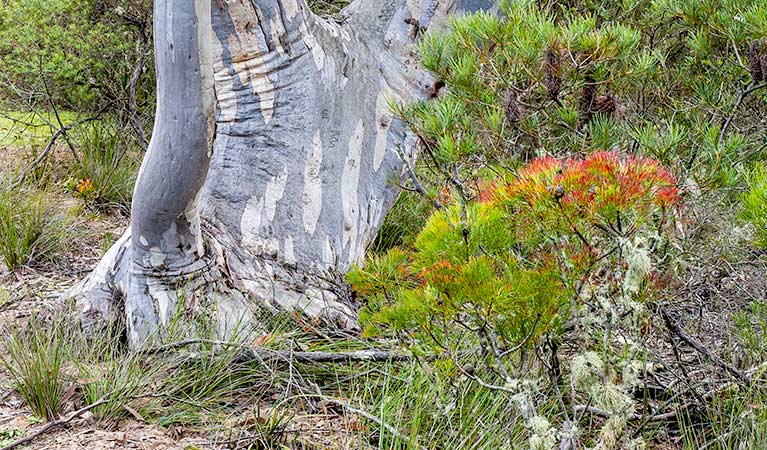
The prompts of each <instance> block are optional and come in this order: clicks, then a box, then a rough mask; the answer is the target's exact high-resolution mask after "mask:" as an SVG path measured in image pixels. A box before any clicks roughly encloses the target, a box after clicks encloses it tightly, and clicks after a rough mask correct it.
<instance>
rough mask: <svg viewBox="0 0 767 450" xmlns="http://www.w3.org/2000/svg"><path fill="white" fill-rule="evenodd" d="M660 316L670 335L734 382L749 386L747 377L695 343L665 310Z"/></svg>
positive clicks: (749, 379)
mask: <svg viewBox="0 0 767 450" xmlns="http://www.w3.org/2000/svg"><path fill="white" fill-rule="evenodd" d="M661 315H662V316H663V320H664V321H665V322H666V327H667V328H668V329H669V331H671V333H673V334H675V335H677V336H678V337H679V338H680V339H681V340H683V341H684V342H686V343H687V344H688V345H689V346H691V347H692V348H694V349H695V350H697V351H698V353H700V354H702V355H704V356H705V357H706V358H708V359H709V360H711V362H713V363H714V364H716V365H717V366H719V367H720V368H722V369H724V370H725V371H726V372H728V373H729V374H730V375H732V376H733V377H734V378H735V379H736V380H738V381H740V382H741V383H742V384H743V385H745V386H750V385H751V378H750V377H749V376H747V375H746V374H744V373H743V372H741V371H740V370H738V369H736V368H734V367H732V366H731V365H729V364H727V363H726V362H724V360H722V359H721V358H720V357H718V356H717V355H715V354H714V353H712V352H711V350H709V349H707V348H706V347H704V346H703V344H701V343H700V342H698V341H696V340H695V338H693V337H692V336H690V335H689V334H687V333H686V332H685V331H684V330H683V329H682V327H680V326H679V324H678V323H676V321H675V320H674V319H672V318H671V316H669V315H668V313H667V312H666V311H665V310H663V309H661Z"/></svg>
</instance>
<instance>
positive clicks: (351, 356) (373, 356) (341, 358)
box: [0, 339, 436, 450]
mask: <svg viewBox="0 0 767 450" xmlns="http://www.w3.org/2000/svg"><path fill="white" fill-rule="evenodd" d="M196 344H208V345H214V346H219V347H239V348H242V349H244V350H245V352H244V353H243V355H242V358H244V359H246V360H247V359H259V360H274V359H279V360H292V361H295V362H302V363H331V364H342V363H351V362H404V361H412V360H415V359H416V358H415V357H414V356H412V355H408V354H405V353H399V352H390V351H380V350H358V351H353V352H338V353H334V352H294V351H283V350H270V349H267V348H262V347H256V348H253V347H250V346H248V345H245V344H241V343H237V342H229V341H216V340H212V339H187V340H184V341H179V342H173V343H170V344H165V345H161V346H158V347H152V348H148V349H146V350H143V351H142V352H141V353H143V354H147V355H154V354H158V353H165V352H168V351H171V350H176V349H179V348H183V347H188V346H190V345H196ZM431 358H436V355H434V356H429V357H426V359H431ZM0 450H2V449H0Z"/></svg>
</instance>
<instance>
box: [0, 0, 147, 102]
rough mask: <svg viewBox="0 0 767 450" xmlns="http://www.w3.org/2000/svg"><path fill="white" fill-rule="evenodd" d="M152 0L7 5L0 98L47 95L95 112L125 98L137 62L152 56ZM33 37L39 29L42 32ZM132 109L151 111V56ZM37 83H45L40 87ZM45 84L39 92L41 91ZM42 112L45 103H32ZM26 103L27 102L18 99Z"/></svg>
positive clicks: (2, 12) (1, 16)
mask: <svg viewBox="0 0 767 450" xmlns="http://www.w3.org/2000/svg"><path fill="white" fill-rule="evenodd" d="M151 28H152V27H151V1H148V0H116V1H113V0H110V1H103V2H101V1H99V2H95V1H86V0H12V1H5V2H3V6H2V8H0V73H2V74H3V75H4V76H5V77H7V78H4V80H7V81H9V82H4V83H3V85H2V86H0V99H5V100H8V99H15V98H17V97H20V96H21V94H20V92H19V91H29V92H46V90H47V91H49V92H50V94H51V96H52V99H50V100H52V101H54V102H56V103H58V104H59V105H61V106H63V107H64V108H65V109H71V110H77V111H86V110H94V111H95V110H97V109H99V107H100V106H101V105H104V104H105V101H107V100H108V99H115V98H124V97H125V92H124V91H125V86H127V85H128V81H129V80H130V77H131V76H132V74H133V70H134V67H135V64H136V61H137V60H138V58H139V55H140V54H141V53H142V52H151V45H150V42H148V41H147V42H146V44H145V45H144V47H145V48H142V45H139V43H141V41H142V40H143V39H150V38H151V31H152V29H151ZM40 30H44V32H41V31H40ZM146 56H147V58H146V64H145V70H144V73H145V76H143V77H142V79H141V82H140V84H139V85H138V90H137V91H138V92H137V97H138V102H139V105H141V106H143V107H149V108H150V109H151V107H152V103H153V98H154V83H153V73H154V71H153V70H152V58H151V53H150V54H149V55H146ZM43 78H44V79H45V82H43ZM44 84H45V86H44ZM32 99H33V100H34V101H39V102H41V103H42V104H43V105H44V106H45V107H48V106H49V105H48V100H49V99H48V98H47V97H45V96H41V95H37V96H34V97H33V98H32ZM25 100H26V99H25Z"/></svg>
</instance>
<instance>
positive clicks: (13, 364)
mask: <svg viewBox="0 0 767 450" xmlns="http://www.w3.org/2000/svg"><path fill="white" fill-rule="evenodd" d="M2 345H3V349H4V350H5V351H4V354H7V357H2V360H1V361H2V364H3V366H4V367H5V369H6V370H7V371H8V372H9V373H10V374H11V380H12V383H13V387H14V389H15V390H16V392H18V393H19V395H20V396H21V397H22V398H23V399H24V401H26V403H27V405H29V407H30V408H31V409H32V412H33V413H34V414H35V415H36V416H37V417H39V418H42V419H48V420H52V419H55V418H56V417H57V415H58V413H59V412H60V411H61V408H62V406H63V402H64V398H63V397H64V394H65V392H66V390H67V385H68V383H67V378H66V375H65V373H64V366H65V364H66V361H67V355H66V348H65V346H63V345H62V339H61V334H60V331H58V330H46V329H43V328H41V327H39V326H30V327H29V328H28V329H26V330H24V331H15V332H12V333H10V334H9V335H8V336H7V337H6V338H5V340H4V341H3V342H2Z"/></svg>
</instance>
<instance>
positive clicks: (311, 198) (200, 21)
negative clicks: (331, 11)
mask: <svg viewBox="0 0 767 450" xmlns="http://www.w3.org/2000/svg"><path fill="white" fill-rule="evenodd" d="M491 4H492V0H463V1H461V0H357V1H356V2H354V3H353V4H352V5H350V6H349V7H348V8H347V9H346V10H345V11H344V14H345V15H346V21H345V22H344V25H338V24H336V23H330V22H327V21H325V20H323V19H321V18H319V17H317V16H315V15H313V14H312V13H311V11H310V10H309V8H308V6H307V4H306V2H305V1H304V0H216V2H215V3H214V4H211V0H193V1H190V0H155V19H154V27H155V36H156V37H157V41H156V43H155V50H156V52H155V54H156V58H157V89H158V106H157V115H156V120H155V129H154V132H153V135H152V139H151V143H150V146H149V151H148V153H147V156H146V158H145V160H144V162H143V164H142V167H141V171H140V174H139V178H138V182H137V186H136V192H135V196H134V202H133V218H132V223H131V228H130V230H129V232H128V233H126V235H125V236H124V237H123V238H122V239H121V240H120V241H119V242H118V243H117V244H115V246H114V247H113V249H112V250H110V252H108V253H107V255H105V257H104V259H103V260H102V261H101V263H100V264H99V266H98V267H97V268H96V270H95V271H94V272H93V274H91V275H90V276H89V277H88V278H87V279H86V280H84V281H83V282H82V283H81V284H79V285H78V286H76V287H75V288H74V289H73V290H72V291H71V292H70V294H69V295H70V296H72V297H74V298H75V299H76V300H77V302H78V305H79V307H80V309H81V311H82V312H83V321H84V323H85V324H86V325H89V326H97V325H99V324H101V323H103V322H104V321H105V320H111V319H112V318H114V317H115V316H116V315H117V314H119V311H122V309H123V307H124V311H125V314H126V316H127V321H126V322H127V326H128V330H129V332H130V334H129V336H130V339H131V342H132V343H133V344H134V345H143V344H144V343H145V342H146V341H147V339H149V337H150V335H151V334H152V333H153V332H155V331H156V330H157V329H158V328H159V326H160V325H161V324H163V323H167V321H168V320H169V317H170V316H172V315H173V314H174V312H175V311H177V310H178V309H179V308H183V309H184V310H186V311H190V310H191V311H193V312H195V311H196V312H198V313H199V314H202V315H205V316H211V319H210V320H214V321H216V322H217V323H218V324H219V327H220V331H221V334H222V336H225V335H226V334H227V332H230V331H231V330H232V328H233V327H234V324H235V323H238V322H240V321H241V320H250V318H251V317H252V316H251V310H252V309H253V305H254V304H265V305H268V306H271V307H273V308H276V309H289V310H291V309H298V310H301V311H303V312H304V313H306V314H307V315H309V316H312V317H320V318H323V319H325V320H328V321H332V322H335V323H337V324H338V325H339V326H342V327H347V328H354V327H356V313H355V308H354V307H353V305H352V304H351V302H350V301H349V299H348V298H347V297H348V296H347V295H346V294H345V288H344V285H343V278H342V274H343V273H344V272H346V271H347V270H348V269H349V267H350V266H351V265H352V264H354V263H358V262H361V261H362V258H363V256H364V252H365V249H366V248H367V246H368V245H369V244H370V243H371V242H372V240H373V239H374V237H375V234H376V233H377V231H378V229H379V227H380V226H381V223H382V221H383V218H384V215H385V214H386V212H387V211H388V210H389V208H390V207H391V205H392V204H393V203H394V200H395V199H396V197H397V195H398V194H399V192H398V190H397V189H396V187H394V185H393V184H392V183H391V182H390V181H391V178H392V177H393V176H399V175H400V174H401V172H402V170H403V164H402V161H401V160H400V158H399V156H398V154H400V153H401V154H405V155H409V157H414V156H415V153H416V140H415V139H414V138H413V137H412V136H410V135H409V134H408V133H407V130H406V128H405V126H404V124H403V123H401V122H400V121H399V120H396V119H394V118H393V117H392V115H391V113H390V112H389V111H388V108H387V106H386V105H387V102H388V101H389V100H399V101H410V100H416V99H423V98H426V97H427V96H428V93H429V92H430V91H431V90H433V83H434V80H433V79H432V77H431V76H429V75H427V74H426V73H424V72H423V71H422V70H421V67H420V66H419V64H418V62H417V58H416V47H415V44H416V43H417V42H416V41H417V40H418V39H420V34H419V33H416V34H415V35H414V34H413V33H412V32H411V31H412V30H411V25H410V24H411V23H412V22H413V21H414V20H417V23H418V24H419V26H420V27H422V28H424V29H427V30H428V29H431V28H434V27H437V26H439V25H440V24H444V23H446V19H447V17H448V16H449V15H450V14H451V13H453V12H455V11H456V10H471V11H473V10H476V9H480V8H488V7H489V6H490V5H491ZM201 292H202V293H204V295H200V293H201ZM181 300H183V302H184V304H183V305H179V303H180V302H181ZM122 302H124V304H123V303H122Z"/></svg>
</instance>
